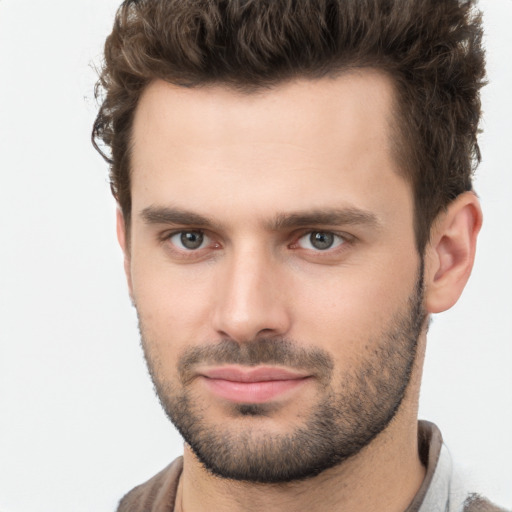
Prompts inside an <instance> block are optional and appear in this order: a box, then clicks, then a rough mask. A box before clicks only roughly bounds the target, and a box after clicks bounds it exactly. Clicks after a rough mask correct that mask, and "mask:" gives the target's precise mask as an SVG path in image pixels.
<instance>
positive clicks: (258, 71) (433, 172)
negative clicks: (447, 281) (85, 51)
mask: <svg viewBox="0 0 512 512" xmlns="http://www.w3.org/2000/svg"><path fill="white" fill-rule="evenodd" d="M481 39H482V29H481V15H480V13H479V12H478V11H476V10H475V8H474V5H473V2H472V1H471V0H467V1H462V0H125V1H124V2H123V3H122V5H121V6H120V7H119V9H118V12H117V15H116V19H115V23H114V28H113V30H112V33H111V34H110V35H109V37H108V38H107V40H106V43H105V60H104V65H103V68H102V70H101V75H100V78H99V81H98V83H97V87H96V94H97V97H101V98H102V104H101V106H100V110H99V113H98V116H97V118H96V121H95V123H94V128H93V133H92V138H93V144H94V145H95V147H96V148H97V149H98V150H99V151H100V152H101V154H102V155H103V156H104V157H105V158H106V159H107V161H108V162H109V163H110V183H111V188H112V192H113V194H114V196H115V198H116V199H117V201H118V202H119V205H120V207H121V209H122V211H123V214H124V216H125V219H126V221H127V223H129V222H130V215H131V194H130V141H131V132H132V124H133V119H134V112H135V109H136V107H137V103H138V100H139V98H140V96H141V94H142V92H143V90H144V89H145V87H146V86H147V85H148V84H149V83H150V82H151V81H153V80H155V79H163V80H166V81H168V82H171V83H174V84H177V85H182V86H186V87H195V86H201V85H208V84H213V83H216V84H223V85H226V86H228V87H234V88H237V89H240V90H242V91H246V92H247V93H250V92H251V91H253V90H256V89H258V88H262V87H272V86H273V85H275V84H277V83H279V82H283V81H286V80H290V79H293V78H296V77H305V78H311V79H315V78H319V77H322V76H325V75H331V74H334V73H336V72H338V71H341V70H344V69H350V68H361V67H371V68H375V69H378V70H381V71H383V72H385V73H387V74H388V75H389V76H391V78H392V79H393V81H394V83H395V86H396V93H397V97H396V105H395V107H396V108H395V111H396V126H397V136H396V141H395V142H396V144H395V145H396V149H397V151H396V154H397V156H398V163H399V167H400V172H401V173H402V174H403V176H404V177H405V178H406V179H408V180H409V181H410V183H411V185H412V188H413V194H414V202H415V231H416V240H417V246H418V250H419V251H420V253H422V252H423V250H424V248H425V245H426V243H427V242H428V238H429V233H430V226H431V224H432V222H433V220H434V219H435V217H436V216H437V215H438V214H439V212H440V211H442V210H443V209H444V208H445V207H446V206H447V205H448V204H449V203H450V201H452V200H453V199H454V198H456V197H457V196H458V195H459V194H461V193H462V192H464V191H467V190H471V188H472V182H471V177H472V174H473V171H474V168H475V167H476V165H477V164H478V163H479V161H480V151H479V148H478V144H477V133H478V123H479V119H480V92H479V91H480V88H481V86H482V85H483V83H484V77H485V66H484V60H485V59H484V52H483V49H482V44H481ZM99 141H102V142H103V144H104V145H106V146H107V147H108V148H109V149H110V152H109V155H107V154H106V153H105V152H104V151H102V150H101V149H99V144H98V142H99Z"/></svg>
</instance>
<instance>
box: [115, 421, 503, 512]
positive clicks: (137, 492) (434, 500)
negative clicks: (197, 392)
mask: <svg viewBox="0 0 512 512" xmlns="http://www.w3.org/2000/svg"><path fill="white" fill-rule="evenodd" d="M418 447H419V454H420V459H421V462H422V463H423V465H424V466H425V468H426V470H427V471H426V475H425V479H424V480H423V483H422V484H421V487H420V488H419V490H418V492H417V493H416V496H415V497H414V499H413V500H412V502H411V503H410V505H409V506H408V507H407V509H406V510H405V511H404V512H506V511H505V510H504V509H502V508H499V507H497V506H496V505H493V504H492V503H491V502H489V501H488V500H486V499H484V498H482V497H481V496H479V495H477V494H475V493H470V492H468V491H467V489H466V488H465V486H464V484H463V482H462V481H461V480H460V478H459V477H458V475H457V474H456V473H455V472H454V471H453V467H452V461H451V458H450V454H449V453H448V450H447V448H446V446H445V445H444V444H443V439H442V436H441V432H440V431H439V429H438V428H437V427H436V426H435V425H434V424H433V423H430V422H428V421H420V422H419V429H418ZM182 470H183V457H178V458H177V459H176V460H175V461H174V462H172V463H171V464H169V466H167V467H166V468H165V469H163V470H162V471H160V473H158V474H157V475H155V476H154V477H153V478H151V479H150V480H148V481H147V482H145V483H143V484H142V485H139V486H137V487H135V488H134V489H132V490H131V491H130V492H129V493H128V494H127V495H126V496H125V497H124V498H123V499H122V500H121V501H120V503H119V507H118V509H117V512H181V511H179V510H178V509H177V508H175V501H176V494H177V490H178V483H179V480H180V476H181V473H182Z"/></svg>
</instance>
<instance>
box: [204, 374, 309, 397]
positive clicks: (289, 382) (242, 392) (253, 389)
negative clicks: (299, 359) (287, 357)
mask: <svg viewBox="0 0 512 512" xmlns="http://www.w3.org/2000/svg"><path fill="white" fill-rule="evenodd" d="M199 377H200V378H201V380H202V381H203V383H204V385H205V386H206V388H207V389H208V390H209V391H210V392H211V393H212V394H214V395H215V396H217V397H219V398H223V399H225V400H228V401H230V402H236V403H244V404H258V403H264V402H268V401H272V400H276V399H283V398H286V397H287V396H288V395H289V394H290V393H292V392H294V391H296V390H297V389H298V388H300V387H302V386H303V385H304V384H305V383H306V382H308V381H309V380H310V379H311V378H312V376H311V375H310V374H305V373H301V372H298V371H293V370H289V369H284V368H277V367H265V366H260V367H257V368H247V367H245V368H244V367H241V366H223V367H218V368H205V369H203V370H201V371H199Z"/></svg>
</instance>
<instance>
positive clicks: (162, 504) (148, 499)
mask: <svg viewBox="0 0 512 512" xmlns="http://www.w3.org/2000/svg"><path fill="white" fill-rule="evenodd" d="M182 470H183V458H182V457H178V458H177V459H176V460H175V461H174V462H172V463H171V464H169V465H168V466H167V467H166V468H164V469H163V470H162V471H160V472H159V473H157V474H156V475H155V476H154V477H152V478H150V479H149V480H148V481H147V482H144V483H143V484H141V485H138V486H137V487H135V488H133V489H132V490H131V491H130V492H129V493H128V494H126V495H125V496H124V497H123V498H122V500H121V501H120V502H119V506H118V508H117V512H172V511H173V510H174V499H175V497H176V490H177V487H178V482H179V479H180V475H181V472H182Z"/></svg>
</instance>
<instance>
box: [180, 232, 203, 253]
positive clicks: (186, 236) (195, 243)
mask: <svg viewBox="0 0 512 512" xmlns="http://www.w3.org/2000/svg"><path fill="white" fill-rule="evenodd" d="M181 243H182V244H183V247H186V248H187V249H197V248H198V247H201V244H202V243H203V234H202V233H198V232H196V231H186V232H184V233H182V234H181Z"/></svg>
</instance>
